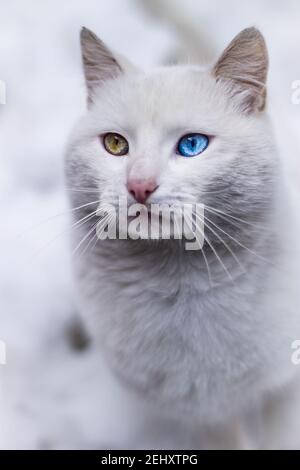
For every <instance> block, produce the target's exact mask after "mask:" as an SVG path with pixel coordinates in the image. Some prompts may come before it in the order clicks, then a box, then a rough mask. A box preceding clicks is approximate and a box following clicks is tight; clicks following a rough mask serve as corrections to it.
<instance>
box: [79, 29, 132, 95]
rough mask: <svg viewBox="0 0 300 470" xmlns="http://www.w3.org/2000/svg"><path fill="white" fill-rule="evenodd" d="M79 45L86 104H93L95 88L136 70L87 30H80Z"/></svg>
mask: <svg viewBox="0 0 300 470" xmlns="http://www.w3.org/2000/svg"><path fill="white" fill-rule="evenodd" d="M80 44H81V52H82V61H83V68H84V75H85V81H86V85H87V89H88V104H91V103H92V102H93V95H94V90H95V88H96V87H98V86H99V85H101V84H102V83H104V82H105V81H107V80H111V79H114V78H117V77H118V76H119V75H121V74H122V73H126V72H129V71H131V72H132V71H136V70H137V69H136V68H135V67H134V66H133V65H132V64H131V63H130V62H129V61H127V60H126V59H125V58H123V57H121V56H119V55H116V54H113V53H112V52H111V51H110V50H109V48H108V47H107V46H106V45H105V44H104V42H102V41H101V39H99V38H98V37H97V36H96V34H94V33H93V32H92V31H90V30H89V29H87V28H82V30H81V33H80Z"/></svg>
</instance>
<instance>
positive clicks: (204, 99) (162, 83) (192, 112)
mask: <svg viewBox="0 0 300 470" xmlns="http://www.w3.org/2000/svg"><path fill="white" fill-rule="evenodd" d="M98 102H99V112H101V111H104V108H105V113H106V115H107V117H109V118H111V119H116V120H118V121H120V122H121V121H124V120H126V124H127V123H128V124H129V125H137V124H142V123H143V122H147V123H149V122H152V123H155V122H157V123H162V124H165V125H168V124H169V123H170V125H171V123H173V122H174V123H177V124H178V125H180V124H181V121H182V124H184V123H186V121H187V119H190V120H191V119H192V118H194V117H196V118H197V119H204V118H205V117H206V118H207V119H212V118H216V119H217V116H218V114H221V112H222V109H223V108H224V107H225V106H226V103H225V100H224V96H223V95H222V93H220V90H219V89H218V87H217V84H216V82H215V80H214V79H213V77H212V76H211V74H210V73H209V72H208V71H206V70H202V69H201V68H200V67H176V66H174V67H164V68H160V69H157V70H154V71H152V72H150V73H141V74H138V75H135V76H125V75H124V77H120V78H119V79H118V80H115V81H112V82H111V83H109V84H108V86H107V87H104V88H103V90H102V91H100V94H99V97H98ZM122 124H124V123H123V122H122Z"/></svg>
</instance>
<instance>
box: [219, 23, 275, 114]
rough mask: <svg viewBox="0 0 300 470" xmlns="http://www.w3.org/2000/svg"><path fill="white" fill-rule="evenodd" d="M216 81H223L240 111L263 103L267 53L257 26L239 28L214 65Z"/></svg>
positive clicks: (248, 111)
mask: <svg viewBox="0 0 300 470" xmlns="http://www.w3.org/2000/svg"><path fill="white" fill-rule="evenodd" d="M213 73H214V76H215V77H216V79H217V81H219V80H222V81H226V82H227V83H228V85H229V90H230V93H231V95H232V96H236V98H237V99H238V100H239V105H240V107H241V109H242V110H243V112H246V113H252V112H255V111H262V110H263V109H264V108H265V104H266V80H267V73H268V52H267V47H266V43H265V40H264V37H263V36H262V34H261V33H260V32H259V31H258V30H257V29H256V28H246V29H244V30H243V31H241V32H240V33H239V34H238V35H237V36H236V37H235V38H234V39H233V40H232V41H231V43H230V44H229V46H228V47H227V48H226V49H225V51H224V52H223V54H222V55H221V57H220V59H219V60H218V62H217V63H216V65H215V66H214V68H213Z"/></svg>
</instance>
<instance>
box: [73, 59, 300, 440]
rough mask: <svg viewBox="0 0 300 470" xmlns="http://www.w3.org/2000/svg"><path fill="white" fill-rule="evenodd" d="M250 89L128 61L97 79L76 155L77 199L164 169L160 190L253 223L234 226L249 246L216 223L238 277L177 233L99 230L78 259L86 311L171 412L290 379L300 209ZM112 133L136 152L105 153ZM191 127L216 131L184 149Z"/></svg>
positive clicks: (223, 420) (122, 362)
mask: <svg viewBox="0 0 300 470" xmlns="http://www.w3.org/2000/svg"><path fill="white" fill-rule="evenodd" d="M241 99H242V97H241V96H237V97H233V98H232V97H230V89H229V87H228V86H227V85H226V84H224V83H222V82H219V83H216V80H215V79H214V77H213V75H212V73H211V71H210V70H203V69H200V68H199V67H196V66H193V67H189V66H176V67H164V68H159V69H157V70H154V71H152V72H150V73H148V74H146V73H144V72H142V71H133V70H131V71H129V72H128V73H126V70H125V72H124V73H122V74H120V75H119V76H118V77H117V78H115V79H114V80H108V81H106V82H105V83H103V84H102V85H101V86H99V87H98V88H97V89H96V90H94V94H93V104H92V106H90V108H89V110H88V112H87V114H86V115H85V116H84V117H83V118H82V119H81V120H80V122H79V123H78V124H77V125H76V127H75V129H74V131H73V133H72V136H71V139H70V144H69V147H68V152H67V159H66V173H67V179H68V186H70V187H72V188H74V189H75V188H77V189H78V192H75V191H74V193H72V196H71V200H72V205H73V206H74V207H76V206H79V205H80V204H84V203H87V202H89V201H92V200H96V199H98V198H99V199H100V200H101V201H103V202H109V203H112V204H115V205H117V203H118V198H119V197H120V196H124V195H127V196H128V194H127V190H126V181H127V179H128V177H129V176H130V177H135V176H145V177H153V176H154V177H155V178H156V179H157V181H158V183H159V188H158V189H157V191H155V193H153V195H152V196H151V198H150V200H149V202H159V203H165V202H167V203H170V204H171V203H173V202H177V203H178V202H179V203H181V202H185V201H186V202H204V204H208V205H213V206H214V207H215V208H217V209H219V210H221V211H224V212H229V213H230V214H231V215H232V216H236V217H237V218H240V219H244V220H246V221H247V222H248V223H249V225H247V224H242V223H240V224H241V225H240V226H239V227H236V228H234V226H233V225H232V224H231V225H230V223H227V222H226V224H225V225H223V230H224V231H226V232H227V231H228V230H233V231H232V232H230V233H231V234H232V237H234V238H238V240H240V243H241V244H242V245H244V246H246V247H248V250H247V249H245V248H243V247H242V246H240V245H238V244H237V243H235V242H234V241H233V240H232V239H231V238H230V237H226V235H225V234H224V233H222V232H221V231H218V233H219V235H220V236H221V237H222V238H224V240H226V242H227V243H228V245H229V246H230V248H231V249H232V251H233V252H234V253H235V255H236V256H237V257H238V258H239V260H240V263H241V264H242V265H243V266H244V268H245V273H243V272H242V270H241V267H240V266H239V265H238V263H237V262H236V260H235V259H234V257H233V256H232V254H231V253H230V252H229V251H228V249H226V248H225V247H224V246H222V245H221V244H220V240H218V238H216V236H214V234H213V233H212V232H211V231H209V230H206V235H207V236H208V237H209V238H210V239H211V240H213V242H214V243H215V246H216V250H217V251H218V253H219V256H220V257H221V259H222V261H223V263H224V264H225V266H226V268H227V269H228V271H229V273H230V275H231V276H232V278H233V281H234V282H232V280H230V279H229V277H228V274H227V273H226V271H225V270H224V268H223V267H222V265H221V264H220V262H219V261H218V260H217V257H216V256H215V254H214V253H213V252H212V251H211V250H210V249H209V247H208V246H207V247H206V248H205V249H206V256H207V260H208V263H209V269H210V274H211V277H212V286H211V285H210V282H209V276H208V272H207V266H206V264H205V259H204V257H203V255H202V253H201V251H199V252H192V253H189V252H186V251H185V250H184V248H183V246H181V245H180V244H179V243H176V242H175V241H169V242H168V241H158V242H151V241H142V240H139V241H135V242H133V241H130V240H125V241H122V240H111V241H105V242H100V241H98V243H97V245H96V246H95V248H94V249H93V250H91V249H87V250H86V251H85V252H84V254H82V255H79V256H78V259H77V258H76V260H75V271H76V278H77V285H78V291H79V304H80V308H81V311H82V315H83V317H84V318H85V320H86V322H87V324H88V325H89V327H90V331H91V332H92V334H93V336H94V337H95V339H96V340H97V341H98V343H99V344H100V345H101V348H102V350H103V353H104V355H105V356H106V358H107V360H108V362H109V364H110V365H111V368H112V370H113V371H114V372H115V373H116V374H117V375H118V376H119V377H120V379H121V380H122V381H124V382H125V383H126V384H128V385H129V387H131V388H132V389H133V390H135V391H137V392H138V393H139V394H141V395H142V396H144V397H145V399H146V400H148V401H150V402H151V403H153V404H154V406H155V407H157V408H159V409H161V410H162V412H164V413H166V414H167V415H172V416H176V417H178V419H181V420H187V421H189V422H193V423H194V424H195V425H196V423H199V425H200V426H214V427H216V429H218V427H219V429H223V427H224V426H225V427H226V425H227V424H228V423H232V422H234V421H235V420H239V419H240V418H241V417H242V416H243V415H244V413H247V412H249V410H250V411H251V410H252V409H255V408H257V407H258V406H259V405H260V404H261V403H264V401H265V400H266V399H267V397H268V396H269V394H271V395H272V396H273V395H274V394H276V393H278V391H279V390H280V389H281V388H282V387H284V386H286V384H287V383H289V382H290V381H291V380H292V378H293V376H294V374H295V373H296V367H295V366H293V365H292V363H291V353H292V350H291V343H292V341H293V340H295V339H297V338H300V315H299V288H298V279H299V266H298V264H297V263H296V262H295V259H296V256H295V253H296V250H297V249H298V246H297V236H296V233H297V232H295V229H294V228H293V227H294V221H295V218H294V216H293V213H292V210H291V209H290V205H289V200H288V196H287V191H286V188H285V183H284V181H282V178H281V170H280V161H279V159H278V157H277V155H276V149H275V146H274V141H273V136H272V131H271V127H270V123H269V119H268V116H267V114H266V113H265V112H264V111H263V112H260V113H252V114H245V113H243V112H242V111H241V109H242V106H240V100H241ZM110 131H114V132H118V133H120V134H122V135H124V136H125V137H126V139H127V140H128V142H129V145H130V152H129V155H128V156H126V157H113V156H112V155H110V154H108V153H107V152H106V151H105V149H104V147H103V146H102V144H101V141H100V139H99V135H101V134H103V133H105V132H110ZM189 132H202V133H205V134H208V135H211V136H214V137H213V138H212V139H211V142H210V145H209V147H208V148H207V150H206V151H205V152H204V153H203V154H202V155H200V156H199V157H196V158H191V159H184V158H181V157H179V156H178V155H176V152H175V148H176V143H177V142H178V140H179V138H180V137H181V136H182V135H184V134H187V133H189ZM85 187H88V188H94V189H95V190H97V191H98V194H96V193H95V194H92V193H89V192H87V193H84V192H80V191H81V190H82V189H83V188H85ZM79 190H80V191H79ZM218 190H220V192H219V193H218ZM221 190H222V191H221ZM130 202H133V201H132V199H131V200H130V199H129V203H130ZM92 207H93V206H88V208H87V209H88V210H89V211H90V212H91V211H92V210H95V208H94V207H93V209H92ZM87 213H88V212H84V210H81V211H80V210H79V211H75V214H76V215H75V220H79V219H80V218H81V217H83V216H84V215H85V214H87ZM207 216H208V217H209V218H212V220H213V221H215V223H217V222H218V223H222V220H221V219H220V218H218V217H217V218H214V216H213V215H212V214H211V213H207ZM231 221H232V222H234V219H231ZM223 222H224V221H223ZM235 222H236V223H237V225H239V222H238V221H237V220H236V221H235ZM92 223H95V218H94V219H92V222H91V223H89V222H87V224H84V225H83V226H82V227H81V229H80V230H79V231H78V232H79V233H78V235H77V236H76V237H75V240H74V246H76V245H77V244H78V242H79V241H80V240H81V239H82V237H83V236H85V235H86V234H87V232H88V230H89V229H91V227H92ZM262 225H263V226H264V227H262ZM241 227H242V228H243V229H242V228H241ZM215 231H217V230H216V229H215ZM87 240H89V238H88V239H87ZM254 253H255V254H254ZM231 429H232V427H231ZM224 432H225V431H224ZM234 445H235V444H233V443H232V441H230V443H229V444H226V446H227V447H232V446H234ZM237 447H243V445H241V444H237Z"/></svg>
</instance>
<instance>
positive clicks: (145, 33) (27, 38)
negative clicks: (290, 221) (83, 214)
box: [0, 0, 300, 449]
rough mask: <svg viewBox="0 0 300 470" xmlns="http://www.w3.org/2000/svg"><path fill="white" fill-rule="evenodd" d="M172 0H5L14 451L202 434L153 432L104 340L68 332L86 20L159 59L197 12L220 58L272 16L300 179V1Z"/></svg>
mask: <svg viewBox="0 0 300 470" xmlns="http://www.w3.org/2000/svg"><path fill="white" fill-rule="evenodd" d="M164 3H165V2H164V0H161V2H159V1H157V0H153V2H151V0H149V1H143V0H110V1H104V0H102V1H99V0H84V1H83V0H76V1H71V0H59V1H58V0H51V1H50V0H43V1H38V0H26V2H24V1H21V0H10V2H7V1H4V0H0V80H3V81H5V83H6V104H5V105H0V136H1V137H0V205H1V227H2V228H1V232H0V340H3V341H5V343H6V347H7V364H6V365H5V366H4V365H0V448H2V449H9V448H11V449H18V448H33V449H42V448H66V447H67V448H70V447H73V448H93V447H95V448H103V447H104V448H105V447H106V448H107V447H108V448H120V447H129V448H130V447H131V448H134V447H148V448H149V447H151V446H152V447H159V446H160V447H162V448H163V447H165V448H166V447H172V446H173V447H176V445H177V446H180V447H183V446H184V445H187V446H188V444H185V442H188V436H187V434H186V432H185V431H184V430H182V434H181V435H179V436H175V435H174V436H172V433H171V432H170V430H169V429H167V430H163V429H162V430H161V435H159V434H156V435H155V436H153V433H151V429H148V428H147V427H145V425H144V411H143V412H141V409H142V408H141V409H139V406H140V405H139V403H137V402H132V401H131V398H130V397H127V396H125V395H124V393H123V392H121V391H120V390H119V388H118V385H117V384H116V383H115V382H114V379H113V377H111V375H110V373H109V372H108V371H107V370H106V368H105V366H104V364H102V363H101V358H100V357H99V354H98V353H97V351H95V350H94V349H93V345H89V346H88V347H86V348H84V349H82V350H78V349H74V347H73V346H72V344H71V343H70V341H69V339H68V331H69V329H70V325H71V324H72V319H73V318H74V315H76V306H75V304H76V302H75V298H76V293H74V291H73V287H72V276H71V271H70V254H69V248H68V235H69V231H68V217H67V214H66V213H65V212H66V211H67V210H68V205H67V198H66V195H65V191H64V181H63V153H64V147H65V143H66V140H67V138H68V134H69V132H70V130H71V128H72V125H73V124H74V122H75V120H76V119H77V118H78V117H79V116H80V115H81V114H82V113H84V110H85V88H84V79H83V75H82V71H81V57H80V50H79V31H80V29H81V27H82V26H86V27H88V28H89V29H92V30H93V31H94V32H95V33H96V34H97V35H98V36H100V37H101V38H102V39H103V40H104V41H105V42H106V43H107V44H108V45H109V46H110V47H111V48H113V49H115V50H117V51H119V52H120V53H123V54H125V55H127V56H128V57H129V58H130V59H131V60H132V61H133V62H135V63H137V64H138V65H140V66H142V67H145V68H148V67H151V66H152V65H155V64H159V63H161V62H162V61H164V60H165V59H166V58H168V57H172V54H173V52H174V51H175V50H176V49H178V48H179V49H180V46H181V43H180V41H181V40H183V39H184V40H186V41H187V44H188V42H189V40H190V38H189V34H188V30H187V29H185V30H180V28H178V27H177V29H176V27H175V28H174V27H173V26H172V21H173V23H174V22H175V23H176V22H177V19H176V18H177V17H178V15H179V17H182V18H183V19H185V18H192V19H193V20H192V21H193V24H194V28H195V33H196V34H198V37H199V41H200V42H201V48H202V51H203V57H207V58H209V59H211V58H213V57H217V55H218V54H219V53H220V52H221V51H222V49H223V48H224V47H225V46H226V45H227V43H228V42H229V41H230V40H231V39H232V38H233V36H234V35H235V34H237V33H238V32H239V31H240V30H241V29H243V28H244V27H247V26H252V25H255V26H257V27H259V28H260V29H261V31H262V32H263V34H264V35H265V37H266V40H267V43H268V46H269V51H270V63H271V68H270V75H269V105H270V113H271V114H272V117H273V121H274V126H275V130H276V138H277V140H278V144H279V147H280V150H281V152H282V153H283V154H284V155H286V171H287V172H288V173H289V176H290V178H291V180H293V181H294V182H295V188H296V187H297V185H300V172H299V168H300V164H299V146H300V126H299V124H300V104H299V105H297V104H293V103H292V93H293V90H292V84H293V82H294V81H295V80H300V63H299V54H300V28H299V24H300V3H299V1H297V0H286V1H285V2H282V1H281V0H252V1H251V2H241V1H238V0H222V1H220V0H184V1H183V0H182V1H180V0H176V1H175V0H174V1H173V2H172V1H171V2H170V1H169V2H167V3H169V4H171V5H172V8H171V9H170V10H169V16H168V14H167V15H165V14H164V13H163V11H162V10H161V12H160V8H161V9H162V4H164ZM159 16H162V17H163V18H164V19H163V20H160V19H159ZM171 20H172V21H171ZM184 21H185V20H184ZM184 21H183V23H184ZM190 47H191V51H190V59H192V58H193V56H194V52H195V51H193V43H191V44H190ZM299 401H300V394H299ZM299 419H300V413H299ZM148 423H149V419H148ZM178 433H179V431H178ZM166 436H168V437H166ZM296 437H297V436H296ZM176 439H177V440H176ZM289 439H290V437H289ZM295 442H296V441H295ZM194 445H195V444H194ZM290 445H291V446H292V445H293V443H292V442H290ZM294 445H296V444H295V443H294ZM298 445H299V447H300V438H299V443H298Z"/></svg>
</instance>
